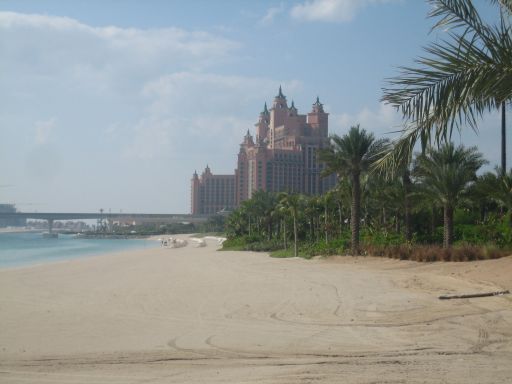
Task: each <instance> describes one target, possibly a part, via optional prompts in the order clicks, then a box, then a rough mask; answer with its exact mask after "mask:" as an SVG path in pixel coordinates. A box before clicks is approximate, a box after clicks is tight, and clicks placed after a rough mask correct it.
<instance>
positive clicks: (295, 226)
mask: <svg viewBox="0 0 512 384" xmlns="http://www.w3.org/2000/svg"><path fill="white" fill-rule="evenodd" d="M293 256H295V257H297V215H295V214H294V215H293Z"/></svg>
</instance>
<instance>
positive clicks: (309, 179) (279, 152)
mask: <svg viewBox="0 0 512 384" xmlns="http://www.w3.org/2000/svg"><path fill="white" fill-rule="evenodd" d="M328 126H329V114H328V113H326V112H325V111H324V108H323V104H322V103H320V100H319V98H318V97H317V99H316V101H315V103H314V104H313V106H312V109H311V111H310V112H309V113H308V114H307V115H301V114H299V113H298V110H297V108H296V107H295V104H294V102H293V101H292V103H291V106H288V103H287V101H286V96H284V95H283V92H282V89H281V87H279V92H278V94H277V96H276V97H275V98H274V101H273V103H272V107H271V108H270V110H269V109H268V107H267V104H266V103H265V106H264V108H263V111H262V112H261V113H260V115H259V119H258V122H257V123H256V124H255V127H256V137H255V138H253V136H252V135H251V134H250V132H249V130H248V131H247V134H246V135H245V137H244V139H243V141H242V143H241V144H240V150H239V153H238V161H237V168H236V170H235V175H234V176H233V175H223V176H222V177H223V178H226V179H227V178H229V180H233V181H234V183H235V188H234V202H233V206H234V207H237V206H239V205H240V203H241V202H242V201H244V200H247V199H250V198H251V197H252V194H253V193H254V192H255V191H258V190H263V191H268V192H282V191H284V192H291V193H303V194H308V195H318V194H322V193H324V192H326V191H327V190H329V189H331V188H332V187H334V185H335V183H336V179H335V176H334V175H332V176H329V177H325V178H322V177H321V172H322V170H323V169H324V164H323V163H322V162H320V161H319V160H318V151H319V150H320V149H321V148H325V147H326V146H327V145H328V143H329V138H328V135H329V128H328ZM211 177H220V176H213V175H211V173H210V171H209V168H208V167H207V169H206V170H205V172H204V173H203V174H202V175H201V178H199V177H198V176H197V174H196V173H194V176H193V178H192V213H200V212H201V213H213V212H206V210H205V209H204V208H203V207H205V205H203V204H206V202H207V201H208V202H211V201H212V199H213V196H217V200H219V196H223V199H226V201H227V198H228V195H219V193H218V191H215V190H213V189H212V187H210V188H209V189H208V188H206V187H204V188H203V189H202V190H200V188H199V186H201V185H205V181H204V180H208V179H209V178H211ZM230 182H231V181H230ZM198 191H199V192H198ZM201 191H202V192H201ZM224 192H225V193H228V189H224ZM211 193H213V194H214V195H211ZM215 194H216V195H215ZM209 204H211V203H209ZM225 205H226V206H227V204H225ZM210 206H211V205H210Z"/></svg>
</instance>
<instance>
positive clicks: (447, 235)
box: [443, 204, 453, 248]
mask: <svg viewBox="0 0 512 384" xmlns="http://www.w3.org/2000/svg"><path fill="white" fill-rule="evenodd" d="M452 243H453V207H452V206H451V205H449V204H445V205H444V241H443V247H444V248H450V247H451V246H452Z"/></svg>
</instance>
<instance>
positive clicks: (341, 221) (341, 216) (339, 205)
mask: <svg viewBox="0 0 512 384" xmlns="http://www.w3.org/2000/svg"><path fill="white" fill-rule="evenodd" d="M338 210H339V213H340V236H341V234H342V233H343V212H342V210H341V201H340V202H339V203H338Z"/></svg>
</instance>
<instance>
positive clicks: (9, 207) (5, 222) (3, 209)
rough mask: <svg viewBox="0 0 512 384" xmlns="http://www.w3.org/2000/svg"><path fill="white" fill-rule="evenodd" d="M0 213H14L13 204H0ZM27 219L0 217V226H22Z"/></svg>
mask: <svg viewBox="0 0 512 384" xmlns="http://www.w3.org/2000/svg"><path fill="white" fill-rule="evenodd" d="M0 213H16V207H15V205H14V204H0ZM26 224H27V219H24V218H20V217H14V218H10V219H0V228H2V227H24V226H25V225H26Z"/></svg>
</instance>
